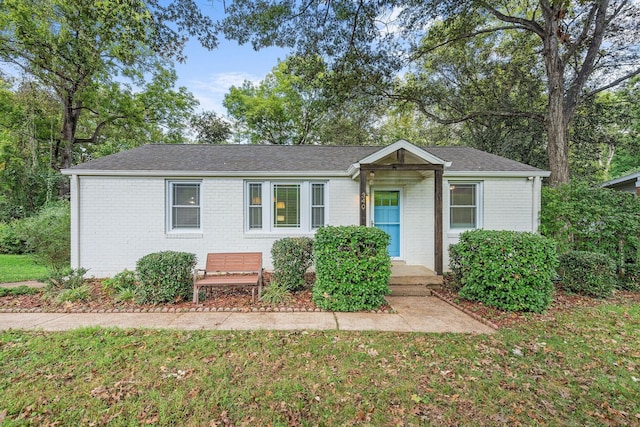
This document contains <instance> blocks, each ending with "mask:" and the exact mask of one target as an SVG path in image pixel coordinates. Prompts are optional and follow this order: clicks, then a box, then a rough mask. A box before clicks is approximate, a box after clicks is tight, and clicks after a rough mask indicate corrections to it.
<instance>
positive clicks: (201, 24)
mask: <svg viewBox="0 0 640 427" xmlns="http://www.w3.org/2000/svg"><path fill="white" fill-rule="evenodd" d="M212 31H213V30H212V22H211V21H210V20H209V19H208V18H207V17H205V16H203V15H202V14H201V13H200V11H199V10H198V8H197V6H196V5H195V2H194V1H193V0H175V1H173V2H172V3H170V4H168V5H163V4H161V2H160V1H159V0H147V1H143V0H125V1H121V0H104V1H100V2H88V1H85V0H3V1H2V2H0V58H1V59H2V60H4V61H7V62H9V63H12V64H13V65H15V66H18V67H19V68H20V69H22V71H23V72H25V73H26V74H27V75H30V76H32V77H33V78H35V79H37V80H38V81H39V82H40V84H42V85H43V86H44V87H46V88H49V89H50V90H51V91H52V92H53V93H55V95H56V97H57V98H58V101H59V103H60V111H61V117H62V119H61V125H60V126H61V128H60V132H59V137H58V138H57V141H56V144H55V148H54V153H55V159H56V161H55V163H54V164H53V166H54V167H55V168H56V169H58V170H59V169H63V168H67V167H69V166H71V164H72V152H73V147H74V145H75V144H77V143H82V142H88V141H95V139H96V132H99V131H100V129H101V128H102V127H104V126H105V125H106V124H108V123H109V118H106V119H105V120H106V121H103V122H96V126H95V128H94V129H93V130H89V131H88V133H87V135H86V136H84V137H82V138H80V137H78V136H77V135H76V134H77V132H78V130H79V128H78V126H79V123H80V118H81V116H82V115H83V114H84V113H85V112H86V111H93V109H94V108H95V107H96V105H92V102H91V101H92V100H95V99H96V96H95V94H96V90H97V88H98V87H102V88H104V87H106V86H109V85H110V84H111V83H112V82H114V81H117V80H118V79H132V80H134V82H135V83H136V84H141V83H142V81H143V78H144V75H145V73H146V72H149V71H152V70H153V69H154V68H155V65H156V64H157V62H158V56H157V55H159V54H163V55H166V56H171V55H175V56H177V57H178V58H181V57H182V56H181V46H182V45H183V44H184V41H185V37H184V36H185V34H194V35H196V36H198V37H199V38H200V39H201V41H203V43H204V44H205V45H206V46H208V47H213V46H215V43H216V39H215V35H214V34H213V32H212ZM94 112H95V111H94ZM67 191H68V187H66V186H63V187H61V193H63V194H64V193H66V192H67Z"/></svg>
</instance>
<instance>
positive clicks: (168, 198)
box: [166, 179, 203, 234]
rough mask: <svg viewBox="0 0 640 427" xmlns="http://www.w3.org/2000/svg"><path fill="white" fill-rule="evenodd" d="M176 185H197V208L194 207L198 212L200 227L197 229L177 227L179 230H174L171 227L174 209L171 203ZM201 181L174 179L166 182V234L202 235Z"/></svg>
mask: <svg viewBox="0 0 640 427" xmlns="http://www.w3.org/2000/svg"><path fill="white" fill-rule="evenodd" d="M176 184H183V185H184V184H188V185H197V186H198V199H199V200H198V201H197V206H194V209H195V208H197V209H198V210H199V216H200V221H199V222H200V226H199V227H184V228H183V227H179V228H175V227H174V226H173V208H174V206H175V205H174V202H173V193H174V192H173V188H174V186H175V185H176ZM202 199H203V197H202V181H201V180H181V179H174V180H167V185H166V218H167V224H166V229H167V233H173V234H180V233H202V223H203V216H202V212H203V209H202Z"/></svg>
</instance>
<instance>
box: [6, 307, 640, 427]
mask: <svg viewBox="0 0 640 427" xmlns="http://www.w3.org/2000/svg"><path fill="white" fill-rule="evenodd" d="M0 372H2V373H3V375H2V376H0V423H2V425H3V426H4V425H7V426H12V425H53V424H57V425H113V426H119V425H141V424H150V425H185V426H200V425H228V424H231V425H274V426H286V425H353V424H360V425H383V426H384V425H501V424H512V425H519V424H520V425H539V424H545V425H569V426H571V425H575V426H580V425H637V424H638V423H640V383H639V382H638V381H640V378H638V377H640V304H629V305H624V306H615V305H606V306H602V307H600V308H589V309H577V310H575V311H574V312H572V313H568V314H562V315H558V316H557V317H556V318H554V319H552V320H547V321H532V322H531V324H529V325H527V326H525V327H518V328H514V329H507V330H503V331H499V332H497V333H496V334H494V335H491V336H487V335H479V336H474V335H461V334H444V335H435V334H397V333H364V332H335V331H332V332H272V331H252V332H210V331H197V332H192V331H157V330H117V329H99V328H89V329H81V330H76V331H70V332H61V333H49V332H20V331H16V330H11V331H6V332H2V333H0Z"/></svg>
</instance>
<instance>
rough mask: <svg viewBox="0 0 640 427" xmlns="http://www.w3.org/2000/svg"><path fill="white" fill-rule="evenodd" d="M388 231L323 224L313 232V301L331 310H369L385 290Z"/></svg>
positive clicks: (388, 271)
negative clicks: (323, 225) (314, 280)
mask: <svg viewBox="0 0 640 427" xmlns="http://www.w3.org/2000/svg"><path fill="white" fill-rule="evenodd" d="M388 244H389V235H388V234H386V233H385V232H384V231H382V230H380V229H377V228H374V227H364V226H341V227H323V228H320V229H319V230H318V231H317V232H316V236H315V243H314V245H313V255H314V258H315V265H316V283H315V286H314V287H313V301H314V302H315V303H316V305H317V306H318V307H321V308H323V309H325V310H333V311H358V310H372V309H376V308H378V307H380V305H382V303H383V302H384V296H385V295H387V294H389V293H390V292H391V291H390V289H389V277H390V276H391V260H390V258H389V254H388V252H387V245H388Z"/></svg>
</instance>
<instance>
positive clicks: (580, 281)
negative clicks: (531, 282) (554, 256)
mask: <svg viewBox="0 0 640 427" xmlns="http://www.w3.org/2000/svg"><path fill="white" fill-rule="evenodd" d="M558 273H559V274H560V276H561V278H562V285H563V286H564V288H565V289H566V290H567V291H569V292H575V293H577V294H581V295H587V296H592V297H598V298H606V297H609V296H611V293H612V291H613V288H614V287H615V286H616V263H615V261H613V260H612V259H611V258H610V257H608V256H607V255H604V254H599V253H595V252H587V251H569V252H567V253H565V254H562V255H560V266H559V267H558Z"/></svg>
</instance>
